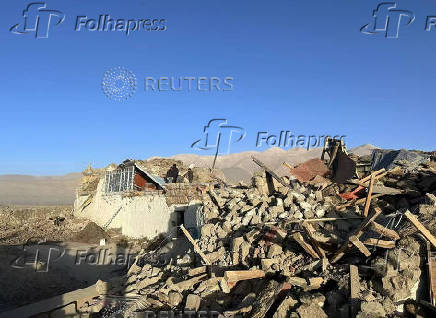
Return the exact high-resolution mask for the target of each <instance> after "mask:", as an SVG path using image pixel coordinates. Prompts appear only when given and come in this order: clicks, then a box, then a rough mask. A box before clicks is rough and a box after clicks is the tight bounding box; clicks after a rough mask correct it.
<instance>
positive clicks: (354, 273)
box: [349, 265, 360, 318]
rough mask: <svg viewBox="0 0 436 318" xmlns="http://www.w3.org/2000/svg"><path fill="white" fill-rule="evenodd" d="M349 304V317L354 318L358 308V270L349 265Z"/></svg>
mask: <svg viewBox="0 0 436 318" xmlns="http://www.w3.org/2000/svg"><path fill="white" fill-rule="evenodd" d="M349 282H350V284H349V285H350V286H349V287H350V304H351V317H352V318H354V317H356V315H357V312H358V308H359V293H360V281H359V269H358V268H357V266H355V265H350V281H349Z"/></svg>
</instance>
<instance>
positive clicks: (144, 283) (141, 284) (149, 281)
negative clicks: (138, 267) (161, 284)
mask: <svg viewBox="0 0 436 318" xmlns="http://www.w3.org/2000/svg"><path fill="white" fill-rule="evenodd" d="M162 274H163V272H160V273H159V274H158V275H157V276H155V277H146V278H144V279H142V280H139V281H137V282H136V287H137V289H138V290H141V289H143V288H146V287H147V286H150V285H153V284H156V283H157V282H158V281H159V280H160V279H161V277H162Z"/></svg>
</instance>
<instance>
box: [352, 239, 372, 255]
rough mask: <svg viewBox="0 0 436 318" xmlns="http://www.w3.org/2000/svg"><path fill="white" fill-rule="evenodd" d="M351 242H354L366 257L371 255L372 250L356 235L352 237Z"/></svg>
mask: <svg viewBox="0 0 436 318" xmlns="http://www.w3.org/2000/svg"><path fill="white" fill-rule="evenodd" d="M350 242H351V243H353V245H354V246H356V247H357V248H358V250H359V251H361V252H362V253H363V254H364V255H365V256H366V257H369V256H371V252H370V251H369V250H368V248H367V247H366V246H365V245H364V244H363V243H362V242H361V241H360V240H359V239H358V238H357V237H356V236H355V235H353V236H351V237H350Z"/></svg>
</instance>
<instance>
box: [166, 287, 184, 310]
mask: <svg viewBox="0 0 436 318" xmlns="http://www.w3.org/2000/svg"><path fill="white" fill-rule="evenodd" d="M182 300H183V296H182V294H180V293H179V292H176V291H170V292H169V293H168V303H169V304H170V305H171V306H173V307H175V306H177V305H179V304H180V303H181V302H182Z"/></svg>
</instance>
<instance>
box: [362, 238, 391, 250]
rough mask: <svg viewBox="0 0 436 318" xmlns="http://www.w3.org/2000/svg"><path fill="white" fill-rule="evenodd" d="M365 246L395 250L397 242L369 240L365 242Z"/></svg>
mask: <svg viewBox="0 0 436 318" xmlns="http://www.w3.org/2000/svg"><path fill="white" fill-rule="evenodd" d="M363 244H365V245H371V246H377V247H381V248H387V249H391V248H395V242H393V241H383V240H379V239H376V238H369V239H367V240H366V241H365V242H363Z"/></svg>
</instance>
